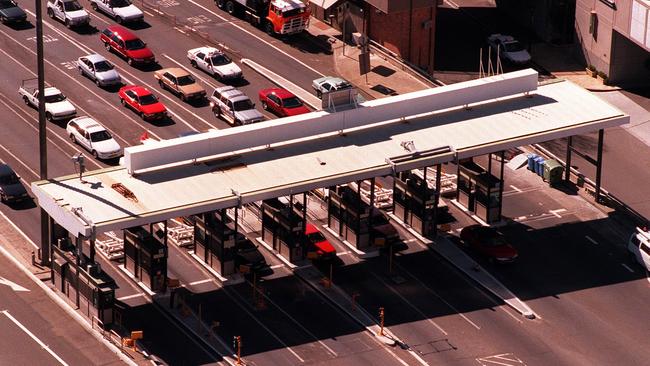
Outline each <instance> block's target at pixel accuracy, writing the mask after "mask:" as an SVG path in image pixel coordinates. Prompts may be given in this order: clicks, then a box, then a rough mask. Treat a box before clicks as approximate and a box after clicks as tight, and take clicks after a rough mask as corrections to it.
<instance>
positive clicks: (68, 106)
mask: <svg viewBox="0 0 650 366" xmlns="http://www.w3.org/2000/svg"><path fill="white" fill-rule="evenodd" d="M31 81H36V79H27V80H23V82H22V85H21V86H20V88H19V89H18V94H20V96H21V97H22V98H23V101H24V102H25V104H27V105H28V106H32V107H34V108H38V85H36V84H35V83H30V82H31ZM43 94H45V118H46V119H47V120H48V121H60V120H64V119H69V118H72V117H74V116H76V115H77V109H76V108H75V107H74V106H73V105H72V103H70V101H69V100H68V98H66V96H65V95H63V93H61V91H60V90H59V89H57V88H54V87H47V88H45V92H44V93H43Z"/></svg>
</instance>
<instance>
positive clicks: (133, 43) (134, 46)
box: [124, 39, 145, 50]
mask: <svg viewBox="0 0 650 366" xmlns="http://www.w3.org/2000/svg"><path fill="white" fill-rule="evenodd" d="M124 47H126V49H127V50H140V49H143V48H144V47H145V45H144V42H142V41H141V40H139V39H131V40H128V41H124Z"/></svg>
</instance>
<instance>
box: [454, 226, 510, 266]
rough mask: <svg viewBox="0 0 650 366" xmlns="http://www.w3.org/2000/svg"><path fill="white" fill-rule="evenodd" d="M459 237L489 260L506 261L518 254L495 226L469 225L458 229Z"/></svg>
mask: <svg viewBox="0 0 650 366" xmlns="http://www.w3.org/2000/svg"><path fill="white" fill-rule="evenodd" d="M460 239H461V240H462V243H463V244H465V245H466V246H467V247H469V248H470V249H472V250H474V251H476V252H477V253H478V254H480V255H482V256H484V257H486V258H487V259H488V260H489V261H490V262H497V263H508V262H512V261H514V260H515V259H517V257H518V256H519V255H518V253H517V249H515V248H514V247H513V246H512V245H510V244H509V243H508V242H507V241H506V239H505V237H504V236H503V234H502V233H501V232H500V231H498V230H497V229H495V228H492V227H488V226H482V225H478V224H477V225H470V226H465V227H464V228H463V229H462V230H461V231H460Z"/></svg>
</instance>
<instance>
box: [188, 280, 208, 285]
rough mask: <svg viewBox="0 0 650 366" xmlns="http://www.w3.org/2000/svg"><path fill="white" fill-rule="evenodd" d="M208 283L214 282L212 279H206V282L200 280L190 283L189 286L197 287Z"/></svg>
mask: <svg viewBox="0 0 650 366" xmlns="http://www.w3.org/2000/svg"><path fill="white" fill-rule="evenodd" d="M207 282H212V279H211V278H206V279H204V280H198V281H194V282H190V283H188V285H190V286H195V285H200V284H202V283H207Z"/></svg>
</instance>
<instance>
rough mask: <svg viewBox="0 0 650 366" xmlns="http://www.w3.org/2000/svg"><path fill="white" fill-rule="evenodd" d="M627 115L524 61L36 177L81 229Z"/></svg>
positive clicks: (589, 126) (71, 227)
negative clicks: (106, 164) (512, 68)
mask: <svg viewBox="0 0 650 366" xmlns="http://www.w3.org/2000/svg"><path fill="white" fill-rule="evenodd" d="M628 122H629V116H628V115H626V114H624V113H623V112H621V111H620V110H618V109H616V108H614V107H613V106H611V105H609V104H607V103H606V102H604V101H603V100H601V99H599V98H598V97H596V96H594V95H592V94H591V93H589V92H587V91H586V90H584V89H582V88H580V87H579V86H577V85H575V84H572V83H571V82H569V81H558V82H553V83H548V84H544V85H538V75H537V72H535V71H533V70H530V69H527V70H521V71H516V72H512V73H507V74H503V75H497V76H491V77H487V78H482V79H477V80H472V81H468V82H463V83H458V84H452V85H448V86H443V87H439V88H434V89H427V90H423V91H417V92H413V93H409V94H404V95H399V96H394V97H387V98H383V99H378V100H372V101H368V102H364V103H362V104H360V105H359V106H357V107H356V108H349V109H346V110H343V111H339V112H330V111H318V112H312V113H308V114H304V115H301V116H294V117H287V118H281V119H277V120H272V121H266V122H262V123H257V124H253V125H246V126H240V127H236V128H231V129H225V130H212V131H209V132H206V133H202V134H198V135H191V136H186V137H180V138H176V139H171V140H164V141H159V142H156V143H152V144H146V145H139V146H133V147H128V148H126V149H125V151H124V166H119V167H114V168H108V169H102V170H97V171H92V172H88V173H86V174H84V176H83V179H82V180H80V179H79V176H76V175H75V176H66V177H61V178H56V179H49V180H46V181H39V182H34V183H32V191H33V192H34V194H35V195H36V197H37V198H38V202H39V205H40V206H41V207H42V208H43V209H44V210H45V211H46V212H47V213H48V214H49V215H50V216H51V217H52V218H53V219H54V220H55V221H56V222H57V223H58V224H60V225H62V226H63V227H64V228H65V229H67V230H68V231H69V232H70V233H72V234H73V235H75V236H78V235H83V236H90V235H91V233H93V232H95V233H101V232H105V231H109V230H118V229H123V228H127V227H133V226H138V225H144V224H147V223H152V222H159V221H163V220H167V219H171V218H174V217H179V216H185V215H191V214H197V213H202V212H208V211H212V210H216V209H221V208H228V207H236V206H239V205H241V204H245V203H249V202H254V201H259V200H262V199H268V198H272V197H278V196H284V195H288V194H292V193H301V192H305V191H308V190H311V189H315V188H319V187H328V186H332V185H336V184H342V183H347V182H351V181H357V180H361V179H368V178H372V177H376V176H383V175H390V174H394V173H396V172H399V171H404V170H411V169H415V168H421V167H425V166H432V165H435V164H439V163H445V162H452V161H457V159H463V158H467V157H472V156H478V155H482V154H487V153H494V152H499V151H502V150H505V149H508V148H512V147H517V146H522V145H527V144H532V143H538V142H542V141H548V140H553V139H557V138H561V137H567V136H572V135H576V134H582V133H587V132H591V131H596V130H600V129H604V128H608V127H613V126H619V125H622V124H625V123H628Z"/></svg>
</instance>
